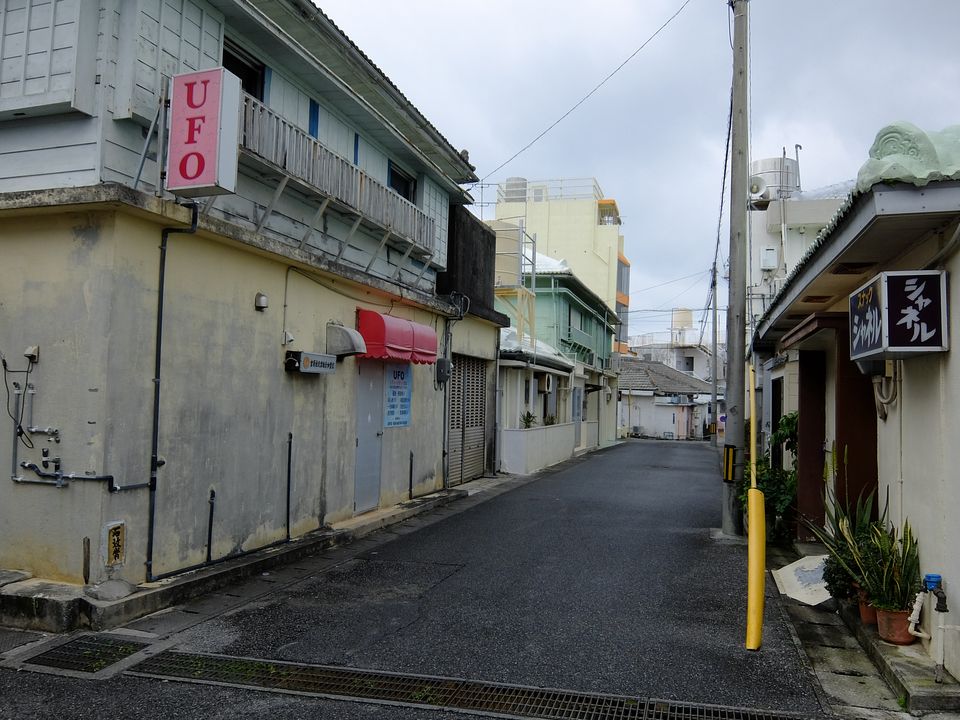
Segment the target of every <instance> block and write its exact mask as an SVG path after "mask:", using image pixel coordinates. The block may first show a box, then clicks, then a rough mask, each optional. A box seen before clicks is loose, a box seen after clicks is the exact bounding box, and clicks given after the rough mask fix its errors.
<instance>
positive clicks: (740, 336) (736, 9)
mask: <svg viewBox="0 0 960 720" xmlns="http://www.w3.org/2000/svg"><path fill="white" fill-rule="evenodd" d="M728 1H729V4H730V7H731V8H732V10H733V120H732V122H733V125H732V136H731V153H730V161H731V162H730V255H729V257H730V283H729V292H730V297H729V301H728V303H727V390H726V393H725V399H726V404H727V409H726V413H727V422H726V440H725V442H726V444H727V445H732V446H733V447H734V448H735V450H734V452H735V453H736V456H735V461H734V482H732V483H730V482H725V483H724V484H723V515H722V524H723V532H724V533H727V534H729V535H735V534H737V533H738V530H739V523H738V522H737V520H738V519H739V513H738V512H737V501H736V487H737V483H738V482H740V481H741V480H742V479H743V466H744V410H743V408H744V402H745V401H744V397H745V393H744V385H745V383H744V374H745V369H744V361H745V355H746V353H745V348H744V346H745V344H746V322H745V321H746V305H747V297H746V295H747V285H746V277H745V274H746V267H747V177H748V171H749V169H748V163H749V158H748V150H749V135H750V126H749V117H748V111H749V104H748V103H749V98H748V94H747V93H748V89H747V78H748V75H747V72H748V70H747V68H748V62H749V57H748V46H747V37H748V33H747V30H748V12H749V0H728Z"/></svg>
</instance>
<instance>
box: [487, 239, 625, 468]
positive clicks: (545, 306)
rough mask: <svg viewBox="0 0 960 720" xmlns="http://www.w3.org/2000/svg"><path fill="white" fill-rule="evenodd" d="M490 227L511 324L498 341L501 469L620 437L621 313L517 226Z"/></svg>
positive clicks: (543, 461) (538, 463)
mask: <svg viewBox="0 0 960 720" xmlns="http://www.w3.org/2000/svg"><path fill="white" fill-rule="evenodd" d="M491 225H492V226H493V227H495V228H496V231H497V270H496V273H495V275H496V278H497V287H496V302H497V307H498V309H499V310H500V311H501V312H503V313H504V314H505V315H507V316H508V317H509V318H510V324H511V327H510V328H509V329H505V330H504V331H503V333H506V334H503V333H502V336H501V348H500V384H499V386H500V395H501V403H500V405H501V416H500V428H501V434H502V436H503V440H502V445H503V455H502V458H501V469H503V470H507V471H510V472H521V473H527V472H533V471H534V470H537V469H540V468H542V467H546V465H547V464H553V463H555V462H559V461H560V460H564V459H566V458H568V457H571V456H573V455H574V454H575V453H577V452H586V451H589V450H592V449H596V448H598V447H605V446H607V445H610V444H612V443H613V442H615V441H616V437H617V432H616V402H615V400H614V398H615V397H616V390H617V382H616V377H617V374H616V367H615V365H616V360H615V358H616V356H615V355H614V353H613V352H612V349H611V348H612V341H613V335H614V331H615V327H616V325H615V322H616V319H615V315H614V313H613V312H612V311H611V310H610V308H609V307H608V306H607V305H606V303H604V302H603V300H602V299H601V298H600V297H599V296H597V295H596V294H594V293H593V292H591V291H590V290H589V289H588V288H587V287H586V286H585V285H584V283H582V282H581V281H580V279H579V278H578V277H577V276H576V275H575V274H574V273H573V271H572V270H571V269H570V268H569V267H568V266H567V265H566V263H564V262H561V261H557V260H554V259H552V258H549V257H546V256H544V255H541V254H539V253H536V252H535V251H534V250H533V242H532V239H531V238H530V236H529V235H527V234H526V233H525V232H524V231H523V230H522V228H521V227H519V226H518V225H513V224H510V223H507V222H505V221H493V222H492V223H491ZM532 428H539V429H540V430H538V431H537V433H531V432H530V430H531V429H532ZM538 434H539V435H549V436H550V438H542V437H540V438H538V437H535V436H536V435H538ZM547 441H549V443H550V444H551V446H552V447H551V450H550V451H549V453H547V454H544V453H543V450H542V447H541V446H542V445H543V443H544V442H547ZM510 448H513V449H510Z"/></svg>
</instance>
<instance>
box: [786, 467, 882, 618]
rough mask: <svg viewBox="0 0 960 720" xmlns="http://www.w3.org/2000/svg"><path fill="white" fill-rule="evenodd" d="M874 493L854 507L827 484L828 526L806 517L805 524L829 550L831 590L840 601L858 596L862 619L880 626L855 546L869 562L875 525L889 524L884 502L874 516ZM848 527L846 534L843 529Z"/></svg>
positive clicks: (826, 566)
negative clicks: (874, 516)
mask: <svg viewBox="0 0 960 720" xmlns="http://www.w3.org/2000/svg"><path fill="white" fill-rule="evenodd" d="M874 497H875V496H874V493H873V492H870V493H869V494H867V495H866V496H862V495H861V496H860V497H858V498H857V502H856V505H854V506H853V508H852V509H850V506H849V503H847V504H841V503H840V502H838V500H837V496H836V494H835V492H834V491H833V488H832V485H831V484H830V483H827V484H826V485H824V493H823V507H824V526H823V527H820V526H819V525H817V524H815V523H813V522H811V521H810V520H809V519H808V518H803V523H804V525H806V527H807V528H808V529H809V530H810V532H811V533H812V534H813V536H814V537H816V539H817V540H818V541H819V542H820V543H821V544H822V545H823V546H824V548H825V549H826V551H827V560H826V562H825V563H824V568H823V579H824V582H825V583H826V585H827V591H828V592H829V593H830V595H831V596H832V597H833V598H835V599H837V600H848V599H852V598H854V597H856V598H857V600H858V603H859V611H860V621H861V622H862V623H864V624H865V625H876V623H877V614H876V610H875V609H874V608H873V606H872V605H870V602H869V596H868V593H867V590H866V584H865V582H864V579H863V578H862V577H861V571H860V569H859V566H858V565H857V563H856V562H855V560H854V554H853V551H852V548H854V547H855V548H857V549H858V551H859V555H860V557H861V558H862V559H863V560H864V562H865V563H867V564H869V562H868V560H869V559H872V555H873V552H872V550H871V547H870V542H869V541H870V535H871V531H872V528H873V527H874V526H878V527H881V528H885V527H886V522H887V520H886V518H887V506H886V505H884V508H883V512H882V513H881V514H880V517H879V519H877V520H874V519H873V503H874ZM844 527H846V528H848V532H847V533H844V530H843V528H844Z"/></svg>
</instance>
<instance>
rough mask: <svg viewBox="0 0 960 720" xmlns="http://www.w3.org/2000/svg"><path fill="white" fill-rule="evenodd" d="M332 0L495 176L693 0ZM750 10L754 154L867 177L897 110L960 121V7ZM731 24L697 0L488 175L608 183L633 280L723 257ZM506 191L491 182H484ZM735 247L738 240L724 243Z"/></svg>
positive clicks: (836, 3) (700, 288)
mask: <svg viewBox="0 0 960 720" xmlns="http://www.w3.org/2000/svg"><path fill="white" fill-rule="evenodd" d="M318 4H319V5H320V6H321V7H322V8H323V9H324V11H325V12H326V13H327V14H328V15H329V16H330V17H331V18H332V19H333V20H334V22H336V23H337V24H338V25H339V26H340V27H341V28H342V29H343V30H344V32H346V33H347V35H349V36H350V37H351V39H353V40H354V42H356V43H357V45H359V46H360V47H361V48H362V49H363V51H364V52H365V53H367V55H368V56H370V58H371V59H372V60H373V61H374V62H375V63H377V65H379V67H380V68H381V69H382V70H383V71H384V72H385V73H386V74H387V75H388V76H389V77H390V78H391V79H392V80H393V81H394V82H395V83H396V84H397V86H398V87H399V88H400V89H401V90H402V91H403V92H404V93H405V94H406V95H407V97H409V98H410V99H411V101H412V102H413V103H414V104H415V105H416V106H417V107H418V108H419V109H420V110H421V111H422V112H423V113H424V114H425V115H426V116H427V117H428V118H429V119H430V120H431V122H433V123H434V124H435V125H436V126H437V128H439V130H440V131H441V132H442V133H443V134H444V135H445V136H446V137H447V138H448V139H449V140H450V141H451V143H453V144H454V145H455V146H456V147H459V148H462V147H466V148H469V150H470V159H471V162H472V163H473V164H475V165H476V166H477V171H478V173H479V174H480V175H481V176H484V175H487V174H488V173H490V171H491V170H493V169H494V168H496V166H497V165H499V164H500V163H502V162H503V161H504V160H506V159H507V158H509V157H510V156H511V155H512V154H513V153H515V152H516V151H517V150H519V149H520V148H521V147H523V146H524V145H526V144H527V143H528V142H529V141H530V140H532V139H533V138H534V137H536V135H537V134H539V133H540V132H541V131H542V130H544V129H545V128H546V127H547V126H549V125H550V123H552V122H553V121H555V120H556V119H557V118H558V117H560V115H562V114H563V113H564V112H566V111H567V110H568V109H569V108H570V107H571V106H572V105H573V104H574V103H576V102H577V101H578V100H580V99H581V98H582V97H583V96H584V95H585V94H586V93H587V92H588V91H589V90H590V89H592V88H593V87H594V86H596V84H597V83H599V82H600V81H601V80H602V79H603V78H604V77H605V76H606V75H607V74H608V73H609V72H611V71H612V70H613V69H614V68H615V67H617V65H619V64H620V63H621V62H623V60H624V59H625V58H627V57H628V56H629V55H630V53H632V52H633V51H634V50H636V48H637V47H639V46H640V44H641V43H643V42H644V41H645V40H646V39H647V38H649V37H650V35H651V34H653V33H654V31H655V30H656V29H657V28H658V27H659V26H660V25H661V24H662V23H663V22H665V21H666V20H667V19H668V18H669V17H670V16H671V15H672V14H673V13H674V12H676V10H677V9H678V8H679V7H680V6H681V5H682V0H643V2H636V1H635V0H610V1H609V2H605V3H603V4H601V5H597V4H594V3H584V2H575V1H574V0H554V1H552V2H550V1H547V0H543V1H541V0H525V1H524V2H510V1H508V0H487V2H484V3H462V2H450V1H449V0H409V1H408V2H406V3H383V2H377V1H376V0H330V1H329V2H324V1H322V0H321V1H320V2H318ZM750 13H751V16H750V24H751V32H750V35H751V80H750V84H751V124H752V143H751V147H752V149H751V153H752V157H754V158H764V157H775V156H779V155H780V153H781V150H782V148H783V147H784V146H786V148H787V152H788V154H789V155H791V156H792V155H793V152H794V151H793V146H794V144H795V143H799V144H801V145H802V146H803V150H802V151H801V152H800V163H801V179H802V181H803V184H804V187H806V188H808V189H812V188H814V187H818V186H823V185H828V184H832V183H834V182H838V181H841V180H845V179H850V178H853V177H855V176H856V172H857V169H858V168H859V166H860V165H861V164H862V163H863V162H864V160H865V159H866V157H867V150H868V149H869V147H870V144H871V143H872V142H873V138H874V136H875V134H876V132H877V131H878V130H879V129H880V128H881V127H882V126H883V125H886V124H888V123H889V122H891V121H893V120H899V119H903V120H909V121H910V122H913V123H914V124H916V125H918V126H919V127H921V128H923V129H929V130H940V129H942V128H943V127H946V126H947V125H951V124H960V93H958V92H957V89H958V87H960V53H958V52H957V50H956V47H957V41H956V32H957V28H958V27H960V3H958V2H955V1H954V0H914V2H911V3H903V2H894V0H829V1H828V0H805V1H804V2H785V1H784V0H752V1H751V2H750ZM728 20H729V15H728V7H727V3H726V2H725V0H691V2H690V3H689V5H688V6H687V7H686V8H685V9H684V10H683V12H682V13H681V14H680V15H679V16H678V17H677V18H676V19H675V20H674V21H673V22H671V24H670V25H669V26H668V27H667V28H666V29H665V30H664V31H663V32H662V33H661V34H660V35H659V36H658V37H656V38H655V39H654V40H653V41H651V42H650V44H649V45H648V46H647V47H646V48H645V49H644V50H643V51H641V52H640V53H639V54H638V55H637V56H636V57H635V58H634V59H633V60H632V61H631V62H630V63H628V64H627V65H626V66H625V67H624V68H623V69H622V70H621V71H620V72H619V73H618V74H617V75H616V76H615V77H613V78H612V79H611V80H610V81H609V82H608V83H607V84H606V85H605V86H604V87H603V88H601V89H600V90H599V91H598V92H597V93H596V94H595V95H594V96H593V97H592V98H590V99H589V100H588V101H587V102H586V103H585V104H584V105H583V106H581V107H580V108H579V109H578V110H576V111H575V112H574V113H573V114H571V115H570V116H569V117H568V118H566V119H565V120H564V121H563V122H562V123H560V124H559V125H558V126H557V127H556V128H554V129H553V130H552V131H551V132H550V133H549V134H548V135H547V136H545V137H544V138H543V139H542V140H540V141H539V142H538V143H537V144H536V145H535V146H534V147H532V148H531V149H530V150H528V151H527V152H525V153H524V154H522V155H521V156H520V157H519V158H517V159H516V160H514V161H513V162H512V163H511V164H510V165H508V166H507V167H505V168H503V169H502V170H500V171H498V172H497V173H496V174H495V175H494V176H493V177H491V178H490V182H496V181H502V180H504V179H505V178H506V177H508V176H512V175H520V176H525V177H528V178H530V179H548V178H560V177H580V176H593V177H596V178H597V180H598V181H599V183H600V185H601V187H602V188H603V189H604V191H605V192H606V193H607V195H609V196H610V197H614V198H616V199H617V201H618V204H619V207H620V210H621V213H622V214H623V216H624V219H625V224H624V227H623V230H624V236H625V239H626V251H627V256H628V257H629V258H630V259H631V261H632V264H633V269H632V275H631V280H632V286H633V287H634V288H638V289H642V288H647V287H650V286H653V285H656V284H658V283H662V282H663V281H665V280H671V279H674V278H679V277H682V276H686V275H690V274H691V273H695V272H698V271H700V270H701V269H706V268H708V267H709V266H710V263H711V262H712V259H713V248H714V243H715V241H716V232H717V230H716V228H717V210H718V206H719V200H720V184H721V172H722V169H723V143H724V139H725V134H726V123H727V106H728V102H729V93H730V79H731V72H732V53H731V49H730V42H729V34H728V28H729V23H728ZM475 195H476V196H477V197H478V198H479V192H477V193H475ZM494 196H495V190H494V189H493V188H489V189H487V190H486V191H485V192H484V199H486V200H489V199H490V198H491V197H494ZM482 211H483V212H484V215H485V217H491V216H492V210H491V209H490V208H486V209H482ZM726 243H727V237H726V236H725V235H724V237H723V238H722V245H723V248H724V254H726V251H725V248H726ZM691 280H692V279H691ZM688 286H690V281H687V280H684V281H680V282H677V283H672V284H670V285H667V286H663V287H660V288H655V289H652V290H649V291H645V292H642V293H638V294H636V295H634V296H633V298H632V307H633V308H635V309H647V308H660V307H665V308H668V307H670V306H672V305H678V304H685V305H687V306H689V307H693V308H699V307H702V305H703V304H704V302H705V299H706V294H707V287H708V281H707V279H706V277H704V278H703V279H702V280H701V281H699V282H697V283H695V284H694V285H693V286H692V287H690V289H689V290H688V291H687V292H686V293H683V294H682V295H680V296H678V293H680V291H682V290H684V289H685V288H687V287H688ZM725 300H726V288H725V287H721V305H723V304H725ZM644 317H648V318H649V319H648V320H647V321H643V318H644ZM668 327H669V319H668V316H667V315H659V316H656V317H655V316H653V315H652V314H649V315H648V314H645V313H634V314H633V315H632V316H631V334H635V333H639V332H646V331H654V330H665V329H667V328H668Z"/></svg>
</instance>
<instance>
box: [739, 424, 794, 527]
mask: <svg viewBox="0 0 960 720" xmlns="http://www.w3.org/2000/svg"><path fill="white" fill-rule="evenodd" d="M798 417H799V416H798V414H797V413H795V412H793V413H788V414H787V415H784V416H782V417H781V418H780V422H779V423H778V424H777V429H776V430H775V431H774V432H773V433H771V435H770V444H771V447H773V446H776V445H784V447H785V448H786V450H787V452H789V453H790V454H791V456H792V460H793V462H792V463H791V467H790V468H786V469H785V468H778V467H774V466H773V465H772V463H771V461H770V455H769V454H767V453H764V454H762V455H760V456H759V457H758V458H757V462H756V473H757V489H758V490H760V492H762V493H763V504H764V510H765V514H766V517H767V525H768V527H770V528H771V531H772V539H773V541H774V542H782V541H786V540H787V539H789V536H790V534H791V533H790V530H791V528H790V525H791V523H790V517H791V510H792V508H793V505H794V501H795V500H796V497H797V471H796V454H797V427H798V426H797V419H798ZM750 487H751V482H750V473H749V471H747V472H745V473H744V478H743V482H741V483H740V486H739V487H738V488H737V499H738V500H739V501H740V506H741V507H742V508H744V509H746V507H747V491H748V490H749V489H750Z"/></svg>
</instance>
